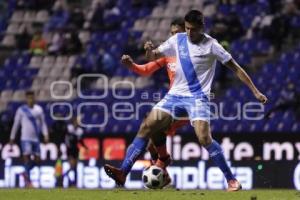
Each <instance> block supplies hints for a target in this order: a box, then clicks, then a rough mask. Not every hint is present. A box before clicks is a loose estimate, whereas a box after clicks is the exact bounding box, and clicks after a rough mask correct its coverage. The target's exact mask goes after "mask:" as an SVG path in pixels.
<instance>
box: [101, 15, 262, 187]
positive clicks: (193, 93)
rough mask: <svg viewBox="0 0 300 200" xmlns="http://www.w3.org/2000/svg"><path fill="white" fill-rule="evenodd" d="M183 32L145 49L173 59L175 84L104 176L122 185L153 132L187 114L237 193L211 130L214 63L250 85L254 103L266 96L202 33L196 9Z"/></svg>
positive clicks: (234, 181)
mask: <svg viewBox="0 0 300 200" xmlns="http://www.w3.org/2000/svg"><path fill="white" fill-rule="evenodd" d="M185 30H186V33H178V34H175V35H174V36H172V37H170V38H169V39H168V40H167V41H165V42H164V43H162V44H161V45H160V46H159V47H158V48H157V49H153V48H152V45H151V44H149V45H147V46H146V49H147V54H148V56H149V57H152V58H155V57H157V56H173V57H176V68H175V78H174V82H173V85H172V87H171V89H170V90H169V92H168V94H167V95H166V96H165V97H164V98H163V99H162V100H161V101H160V102H159V103H158V104H157V105H156V106H155V107H154V109H152V111H151V112H150V114H149V115H148V117H147V119H146V120H145V121H144V122H143V124H142V125H141V128H140V130H139V132H138V134H137V136H136V137H135V139H134V140H133V142H132V144H131V145H130V146H129V147H128V149H127V153H126V157H125V159H124V161H123V163H122V166H121V168H120V169H119V168H115V167H111V166H107V165H106V166H105V168H106V172H107V174H108V175H109V176H110V177H112V178H113V179H114V180H115V181H116V182H117V183H119V184H120V185H123V184H124V183H125V178H124V177H126V175H127V174H128V173H129V172H130V170H131V167H132V165H133V164H134V162H135V161H136V159H137V158H138V157H139V156H140V154H141V152H143V150H144V149H145V148H146V145H147V144H148V141H149V139H150V138H151V139H152V140H153V139H154V138H156V136H155V134H157V133H161V132H162V131H165V130H167V129H168V128H169V127H170V125H171V124H172V122H173V120H174V119H176V118H177V117H178V115H180V114H181V113H182V112H187V113H188V116H189V119H190V121H191V124H192V125H193V126H194V129H195V133H196V135H197V137H198V140H199V143H200V144H201V145H202V146H203V147H204V148H205V149H206V150H207V151H208V153H209V155H210V158H211V159H212V160H213V161H214V163H215V164H216V165H217V166H218V167H219V168H220V170H221V171H222V172H223V174H224V176H225V178H226V180H227V183H228V191H238V190H240V189H241V184H240V183H239V182H238V180H237V179H236V178H235V177H234V175H233V173H232V172H231V169H230V168H229V166H228V164H227V162H226V160H225V157H224V154H223V150H222V148H221V147H220V145H219V144H218V143H217V142H216V141H215V140H213V138H212V135H211V131H210V126H209V121H210V108H209V95H210V89H211V84H212V80H213V77H214V72H215V67H216V62H217V61H220V62H222V63H223V64H224V65H225V66H226V67H228V68H229V69H231V70H232V71H233V72H234V73H235V74H236V75H237V77H238V78H239V79H240V80H241V81H242V82H243V83H244V84H245V85H247V86H248V88H249V89H250V90H251V91H252V93H253V95H254V96H255V98H256V99H257V100H258V101H260V102H262V103H266V102H267V97H266V96H265V95H263V94H262V93H261V92H260V91H259V90H258V89H257V88H256V86H255V85H254V84H253V82H252V80H251V79H250V77H249V76H248V74H247V73H246V72H245V71H244V70H243V69H242V68H241V67H240V66H239V65H238V64H237V63H236V61H235V60H234V59H233V58H232V56H231V55H230V53H228V52H227V51H226V50H225V49H224V48H223V47H222V46H221V45H220V44H219V43H218V42H217V40H215V39H214V38H212V37H210V36H209V35H207V34H205V33H204V18H203V14H202V13H201V12H200V11H198V10H191V11H189V12H188V13H187V14H186V16H185ZM157 116H160V118H159V119H158V118H157Z"/></svg>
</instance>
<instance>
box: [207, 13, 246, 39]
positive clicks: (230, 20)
mask: <svg viewBox="0 0 300 200" xmlns="http://www.w3.org/2000/svg"><path fill="white" fill-rule="evenodd" d="M213 24H214V26H213V27H212V29H211V33H210V34H211V35H212V36H213V37H215V38H216V39H217V40H218V41H220V42H222V41H227V42H231V41H233V40H235V39H237V38H239V37H241V36H242V35H243V34H244V30H243V27H242V24H241V22H240V21H239V19H238V17H237V16H236V14H234V13H230V14H229V15H227V16H225V15H224V14H223V13H221V12H219V13H218V14H217V15H216V17H215V18H214V19H213Z"/></svg>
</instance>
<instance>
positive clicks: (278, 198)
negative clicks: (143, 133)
mask: <svg viewBox="0 0 300 200" xmlns="http://www.w3.org/2000/svg"><path fill="white" fill-rule="evenodd" d="M123 199H124V200H148V199H149V200H150V199H151V200H169V199H170V200H194V199H195V200H196V199H197V200H244V199H245V200H300V191H296V190H275V189H270V190H249V191H246V190H244V191H239V192H226V191H208V190H175V189H164V190H125V189H113V190H80V189H49V190H45V189H0V200H123Z"/></svg>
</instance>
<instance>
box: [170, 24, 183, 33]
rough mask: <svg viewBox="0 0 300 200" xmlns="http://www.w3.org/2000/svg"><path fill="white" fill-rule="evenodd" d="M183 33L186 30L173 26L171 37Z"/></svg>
mask: <svg viewBox="0 0 300 200" xmlns="http://www.w3.org/2000/svg"><path fill="white" fill-rule="evenodd" d="M181 32H184V29H183V28H181V27H180V26H178V25H172V26H171V35H175V34H176V33H181Z"/></svg>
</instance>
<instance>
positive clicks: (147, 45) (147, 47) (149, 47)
mask: <svg viewBox="0 0 300 200" xmlns="http://www.w3.org/2000/svg"><path fill="white" fill-rule="evenodd" d="M144 49H145V50H146V51H151V50H153V49H154V44H153V43H152V41H147V42H145V44H144Z"/></svg>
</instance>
